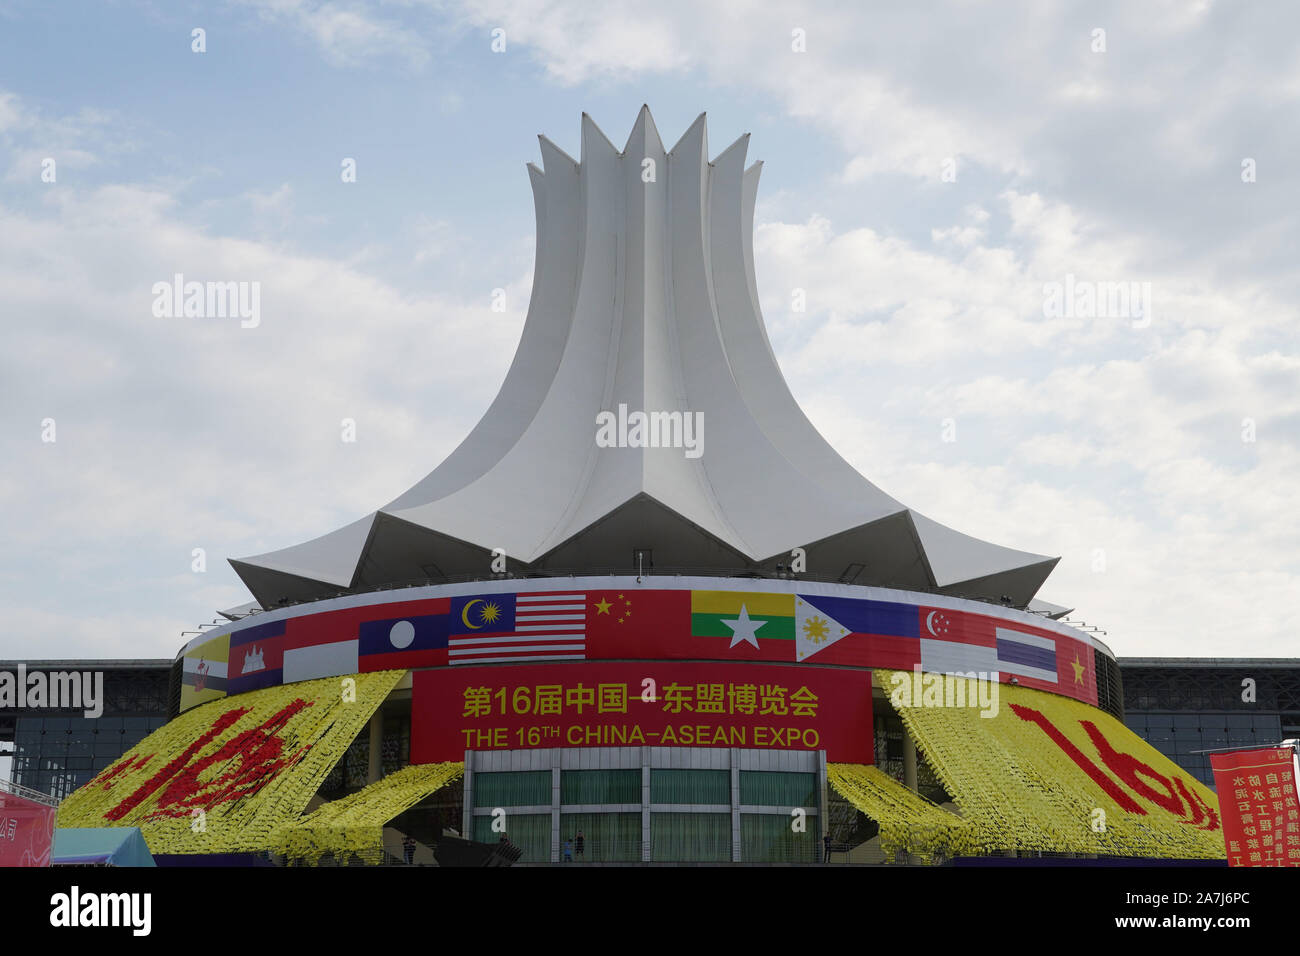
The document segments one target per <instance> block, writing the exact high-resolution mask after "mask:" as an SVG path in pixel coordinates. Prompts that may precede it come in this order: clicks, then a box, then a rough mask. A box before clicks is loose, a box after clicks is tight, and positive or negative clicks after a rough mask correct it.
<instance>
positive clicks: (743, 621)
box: [691, 591, 795, 661]
mask: <svg viewBox="0 0 1300 956" xmlns="http://www.w3.org/2000/svg"><path fill="white" fill-rule="evenodd" d="M794 634H795V630H794V595H793V594H763V593H758V592H754V591H692V592H691V638H692V639H693V642H694V644H695V646H696V648H697V653H698V654H700V656H707V657H718V658H723V659H727V658H747V659H750V660H766V661H772V660H779V661H789V660H793V659H794V645H793V641H794ZM771 642H776V643H771ZM787 642H789V643H787Z"/></svg>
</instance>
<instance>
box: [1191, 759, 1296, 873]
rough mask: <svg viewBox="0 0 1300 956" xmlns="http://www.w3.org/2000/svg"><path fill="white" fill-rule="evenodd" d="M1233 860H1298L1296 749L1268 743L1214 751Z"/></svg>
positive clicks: (1265, 862) (1226, 836)
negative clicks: (1252, 748)
mask: <svg viewBox="0 0 1300 956" xmlns="http://www.w3.org/2000/svg"><path fill="white" fill-rule="evenodd" d="M1210 766H1211V767H1212V768H1213V769H1214V783H1215V787H1216V788H1217V789H1218V791H1219V811H1220V816H1221V817H1222V818H1223V841H1224V844H1225V846H1226V847H1227V850H1228V865H1229V866H1300V803H1298V802H1297V799H1296V774H1297V762H1296V754H1295V751H1293V750H1292V749H1291V748H1290V747H1265V748H1261V749H1257V750H1237V751H1233V752H1232V753H1224V754H1210Z"/></svg>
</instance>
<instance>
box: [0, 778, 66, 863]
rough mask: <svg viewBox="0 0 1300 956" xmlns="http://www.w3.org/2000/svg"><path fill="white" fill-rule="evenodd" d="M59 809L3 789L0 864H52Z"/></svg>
mask: <svg viewBox="0 0 1300 956" xmlns="http://www.w3.org/2000/svg"><path fill="white" fill-rule="evenodd" d="M57 812H58V809H57V807H52V806H48V805H47V804H44V803H39V802H37V801H35V800H28V799H27V798H26V797H20V796H18V795H16V794H13V793H9V792H7V791H5V790H0V866H49V865H50V852H51V851H52V850H53V848H54V817H55V815H56V813H57Z"/></svg>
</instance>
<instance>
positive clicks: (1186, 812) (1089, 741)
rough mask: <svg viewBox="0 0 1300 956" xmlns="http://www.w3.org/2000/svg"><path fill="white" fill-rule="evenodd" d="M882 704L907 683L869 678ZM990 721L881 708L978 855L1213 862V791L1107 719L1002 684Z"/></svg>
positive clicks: (1218, 850) (925, 704)
mask: <svg viewBox="0 0 1300 956" xmlns="http://www.w3.org/2000/svg"><path fill="white" fill-rule="evenodd" d="M875 673H876V680H877V681H878V682H879V683H880V686H881V687H882V688H883V689H884V691H885V694H886V696H887V697H888V696H890V692H891V688H895V687H898V686H901V685H900V683H899V682H900V681H911V680H912V679H913V675H912V674H910V673H900V674H899V677H898V678H895V677H894V675H895V673H896V672H893V671H884V670H878V671H876V672H875ZM997 690H998V693H999V698H1000V699H999V704H998V707H997V712H996V715H994V716H982V712H981V710H979V709H977V708H975V707H960V706H957V707H954V706H942V704H940V705H938V706H936V705H935V703H934V702H933V701H926V700H925V699H924V698H923V699H921V700H909V701H908V704H910V706H905V705H903V704H902V703H900V701H899V700H898V699H893V700H891V703H892V704H893V706H894V708H895V709H896V710H897V711H898V712H899V714H900V715H901V717H902V719H903V723H904V725H905V726H906V727H907V730H908V732H909V733H910V734H911V736H912V739H913V740H915V741H916V744H917V746H918V747H919V748H920V750H921V751H922V752H923V753H924V754H925V757H926V759H927V760H928V761H929V763H930V766H931V767H932V768H933V769H934V772H935V773H936V774H937V775H938V777H939V779H940V780H941V781H942V782H943V785H944V788H945V789H946V790H947V791H948V792H949V793H950V794H952V797H953V800H954V802H955V803H956V804H957V806H958V807H959V808H960V809H961V813H962V817H963V819H964V820H965V821H966V822H967V823H968V825H969V827H970V832H971V835H972V837H973V838H974V840H975V842H976V845H977V848H978V851H979V852H989V851H992V850H1031V851H1032V850H1041V851H1056V852H1070V853H1081V854H1101V855H1114V856H1143V857H1163V858H1183V859H1192V858H1220V859H1221V858H1223V856H1224V846H1223V833H1222V829H1221V825H1220V821H1219V803H1218V799H1217V798H1216V797H1215V795H1214V793H1213V791H1211V790H1209V789H1208V788H1207V787H1205V786H1204V785H1203V784H1201V783H1200V781H1198V780H1197V779H1196V778H1195V777H1193V776H1192V775H1191V774H1189V773H1188V772H1187V771H1185V770H1183V769H1182V768H1181V767H1179V766H1177V765H1176V764H1174V763H1173V762H1172V761H1170V760H1169V759H1168V758H1167V757H1165V756H1164V755H1163V754H1161V753H1160V752H1159V751H1157V750H1155V749H1154V748H1153V747H1151V746H1150V745H1149V744H1148V743H1147V742H1146V741H1144V740H1142V739H1141V738H1140V737H1138V736H1137V735H1136V734H1134V733H1133V732H1132V731H1131V730H1129V729H1128V728H1127V727H1125V726H1124V725H1123V724H1122V723H1120V722H1119V721H1118V720H1116V719H1115V718H1114V717H1112V716H1111V715H1110V714H1107V713H1105V712H1104V711H1102V710H1099V709H1098V708H1096V707H1091V706H1089V705H1087V704H1084V703H1081V702H1079V701H1076V700H1072V699H1070V698H1067V697H1061V696H1058V695H1055V694H1049V693H1046V692H1043V691H1037V690H1030V689H1029V688H1025V687H1018V686H1014V685H1010V684H1000V685H999V686H998V688H997Z"/></svg>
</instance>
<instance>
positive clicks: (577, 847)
mask: <svg viewBox="0 0 1300 956" xmlns="http://www.w3.org/2000/svg"><path fill="white" fill-rule="evenodd" d="M585 843H586V841H585V840H583V839H582V831H581V830H579V831H578V838H577V839H576V840H574V841H573V850H574V852H575V853H577V854H578V862H580V863H581V862H582V848H583V845H584V844H585Z"/></svg>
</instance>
